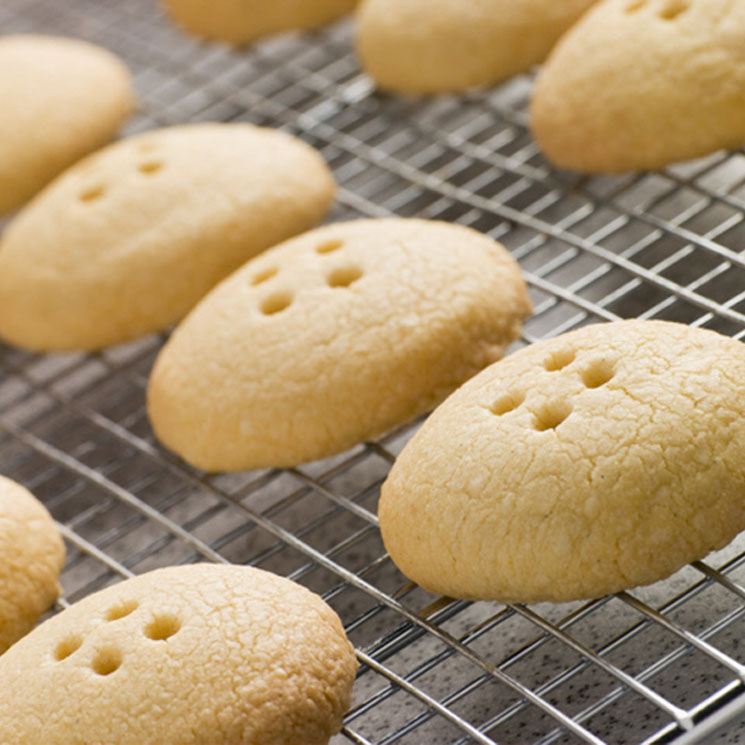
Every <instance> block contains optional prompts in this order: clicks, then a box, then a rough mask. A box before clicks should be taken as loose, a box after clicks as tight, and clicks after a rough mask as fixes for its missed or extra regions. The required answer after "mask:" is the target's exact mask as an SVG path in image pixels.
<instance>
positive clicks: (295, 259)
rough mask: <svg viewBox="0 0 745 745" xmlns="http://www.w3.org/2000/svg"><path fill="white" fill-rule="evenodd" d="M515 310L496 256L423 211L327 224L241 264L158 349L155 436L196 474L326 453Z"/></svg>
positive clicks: (518, 286) (489, 343) (519, 293)
mask: <svg viewBox="0 0 745 745" xmlns="http://www.w3.org/2000/svg"><path fill="white" fill-rule="evenodd" d="M529 312H530V302H529V301H528V299H527V296H526V291H525V284H524V282H523V279H522V276H521V274H520V271H519V268H518V266H517V264H516V263H515V261H514V260H513V259H512V258H511V257H510V256H509V254H508V253H507V252H506V251H505V250H504V249H503V248H502V247H501V246H499V245H498V244H497V243H495V242H494V241H493V240H492V239H490V238H487V237H486V236H483V235H481V234H480V233H477V232H475V231H474V230H471V229H469V228H464V227H460V226H456V225H448V224H446V223H439V222H427V221H424V220H403V219H387V220H359V221H355V222H349V223H341V224H336V225H329V226H327V227H323V228H319V229H317V230H315V231H312V232H310V233H306V234H305V235H302V236H300V237H298V238H295V239H293V240H291V241H287V242H286V243H284V244H282V245H280V246H277V247H275V248H274V249H272V250H271V251H268V252H266V253H265V254H263V255H262V256H260V257H258V258H256V259H254V260H253V261H250V262H249V263H247V264H246V265H245V266H243V267H242V268H241V269H240V270H239V271H238V272H236V273H235V274H233V275H232V276H231V277H229V278H228V279H227V280H226V281H225V282H224V283H223V284H222V285H220V286H219V287H218V288H216V289H215V290H214V292H212V293H211V294H210V295H209V296H208V297H207V298H205V300H204V301H203V302H202V303H201V304H200V305H199V306H198V307H197V308H196V309H195V310H194V312H193V313H192V314H191V315H189V317H188V318H187V319H186V320H185V321H184V322H183V323H182V324H181V326H179V328H178V329H177V330H176V332H175V333H174V335H173V336H172V337H171V340H170V341H169V342H168V344H167V345H166V346H165V347H164V349H163V350H162V351H161V353H160V356H159V357H158V360H157V361H156V364H155V368H154V370H153V373H152V376H151V379H150V386H149V391H148V410H149V414H150V419H151V421H152V424H153V427H154V429H155V432H156V434H157V436H158V437H159V438H160V439H161V441H162V442H163V443H164V444H165V445H167V446H168V447H169V448H171V449H172V450H175V451H176V452H177V453H178V454H179V455H181V456H182V457H183V458H185V459H186V460H187V461H189V462H190V463H192V464H194V465H196V466H198V467H200V468H204V469H208V470H243V469H249V468H259V467H263V466H289V465H295V464H297V463H300V462H303V461H308V460H313V459H316V458H322V457H325V456H327V455H331V454H333V453H337V452H341V451H342V450H345V449H346V448H348V447H351V446H352V445H354V444H356V443H358V442H361V441H362V440H365V439H368V438H372V437H376V436H377V435H379V434H381V433H382V432H384V431H386V430H387V429H389V428H391V427H393V426H395V425H397V424H400V423H402V422H405V421H407V420H409V419H411V418H413V417H415V416H416V415H417V414H420V413H422V412H424V411H427V410H429V409H431V408H432V407H433V406H435V405H436V404H437V403H438V402H439V401H441V400H442V399H443V398H445V396H446V395H447V394H448V393H450V392H451V391H452V390H453V389H454V388H456V387H457V386H458V385H459V384H460V383H462V382H463V381H464V380H466V379H467V378H469V377H470V376H471V375H473V374H474V373H476V372H477V371H478V370H480V369H481V368H483V367H484V366H486V365H487V364H489V363H490V362H492V361H494V360H495V359H497V358H498V357H500V356H501V355H502V353H503V352H504V349H505V348H506V347H507V345H508V344H509V343H510V342H511V341H512V340H513V339H515V337H516V336H518V334H519V333H520V327H521V320H522V318H523V317H525V316H526V315H527V314H528V313H529Z"/></svg>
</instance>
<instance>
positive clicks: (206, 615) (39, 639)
mask: <svg viewBox="0 0 745 745" xmlns="http://www.w3.org/2000/svg"><path fill="white" fill-rule="evenodd" d="M356 669H357V662H356V659H355V656H354V650H353V648H352V646H351V645H350V643H349V642H348V641H347V638H346V636H345V634H344V629H343V627H342V625H341V622H340V621H339V618H338V616H337V615H336V613H334V611H333V610H332V609H331V608H330V607H329V606H328V605H327V604H326V603H325V602H324V601H323V600H322V599H321V598H320V597H319V596H318V595H315V594H314V593H312V592H310V591H309V590H306V589H305V588H303V587H301V586H300V585H297V584H296V583H294V582H291V581H290V580H287V579H284V578H282V577H278V576H276V575H273V574H270V573H269V572H264V571H261V570H259V569H254V568H250V567H241V566H223V565H211V564H193V565H188V566H179V567H169V568H167V569H159V570H156V571H153V572H150V573H148V574H143V575H141V576H139V577H136V578H134V579H130V580H127V581H125V582H122V583H120V584H118V585H114V586H113V587H109V588H107V589H105V590H102V591H101V592H98V593H95V594H94V595H91V596H89V597H87V598H85V599H84V600H81V601H79V602H78V603H75V605H73V606H71V607H70V608H68V609H67V610H65V611H63V612H62V613H59V614H58V615H56V616H54V617H52V618H51V619H49V620H48V621H47V622H46V623H44V624H42V625H41V626H39V627H38V628H37V629H35V630H34V631H33V632H32V633H31V634H29V635H28V636H27V637H26V638H25V639H23V640H22V641H21V642H20V643H19V644H17V645H16V646H15V647H13V648H12V649H11V650H10V651H9V652H8V653H6V654H5V655H4V656H2V657H0V679H2V681H3V695H2V696H1V697H0V742H2V743H3V745H30V744H31V743H44V745H89V744H90V743H101V744H103V743H116V745H274V744H276V745H291V744H292V743H296V744H297V745H300V744H304V745H315V744H316V743H318V744H321V743H326V742H327V741H328V740H329V738H330V737H331V735H332V734H334V733H335V732H338V730H339V728H340V727H341V721H342V717H343V715H344V713H345V711H346V709H347V707H348V706H349V702H350V697H351V689H352V684H353V682H354V676H355V673H356Z"/></svg>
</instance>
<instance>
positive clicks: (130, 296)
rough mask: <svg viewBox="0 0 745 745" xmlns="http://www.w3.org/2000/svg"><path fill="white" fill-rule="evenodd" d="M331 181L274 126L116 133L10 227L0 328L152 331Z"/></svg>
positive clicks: (328, 189) (84, 342)
mask: <svg viewBox="0 0 745 745" xmlns="http://www.w3.org/2000/svg"><path fill="white" fill-rule="evenodd" d="M333 193H334V183H333V177H332V176H331V173H330V171H329V169H328V167H327V166H326V164H325V163H324V161H323V159H322V158H321V156H320V155H319V154H318V153H317V152H316V151H315V150H313V148H311V147H310V146H308V145H306V144H305V143H304V142H301V141H300V140H297V139H295V138H294V137H291V136H290V135H287V134H284V133H283V132H279V131H274V130H271V129H264V128H261V127H255V126H253V125H250V124H197V125H186V126H180V127H171V128H168V129H161V130H155V131H151V132H146V133H144V134H141V135H138V136H136V137H132V138H129V139H126V140H122V141H120V142H118V143H116V144H114V145H111V146H110V147H108V148H106V149H105V150H102V151H101V152H99V153H96V154H95V155H93V156H91V157H90V158H87V159H86V160H84V161H82V162H81V163H78V164H77V165H76V166H74V167H73V168H71V169H70V170H68V171H67V172H66V173H65V174H63V175H62V176H60V178H59V179H57V181H55V182H54V184H52V185H51V186H50V187H49V188H48V189H46V190H45V192H44V193H43V194H42V195H40V196H39V198H38V199H35V200H34V202H33V203H32V204H30V205H29V206H28V207H27V208H26V209H25V210H23V211H22V212H21V213H20V214H19V215H18V216H17V217H16V219H15V220H14V221H13V222H12V223H11V224H10V225H9V226H8V228H7V231H6V234H5V237H4V238H3V242H2V250H0V337H2V338H3V339H4V340H5V341H7V342H10V343H12V344H17V345H19V346H23V347H29V348H32V349H40V350H71V349H97V348H100V347H104V346H107V345H109V344H115V343H118V342H123V341H127V340H129V339H133V338H135V337H137V336H139V335H142V334H146V333H148V332H151V331H157V330H159V329H163V328H165V327H166V326H168V325H170V324H172V323H174V322H176V321H178V320H179V319H180V318H181V317H182V316H183V315H185V314H186V313H187V311H188V310H189V309H190V308H191V307H192V306H193V305H195V304H196V303H197V301H198V300H199V299H200V298H201V297H202V296H203V295H204V294H205V293H206V292H207V291H208V290H209V289H210V288H211V287H212V286H213V285H215V284H216V283H217V282H218V281H219V280H221V279H222V278H223V277H225V276H226V275H227V274H229V273H230V272H231V271H233V270H234V269H236V268H237V267H238V266H240V265H241V264H242V263H243V262H244V261H246V260H247V259H249V258H251V257H252V256H254V255H255V254H257V253H259V252H260V251H263V250H264V249H265V248H268V247H269V246H272V245H274V244H275V243H277V242H278V241H281V240H284V239H285V238H288V237H290V236H291V235H294V234H296V233H300V232H302V231H304V230H307V229H308V228H309V227H311V226H313V225H314V224H315V223H316V222H317V221H318V220H319V219H320V218H321V217H322V216H323V214H324V213H325V212H326V210H327V209H328V207H329V205H330V203H331V201H332V199H333Z"/></svg>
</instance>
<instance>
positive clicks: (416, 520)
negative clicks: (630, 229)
mask: <svg viewBox="0 0 745 745" xmlns="http://www.w3.org/2000/svg"><path fill="white" fill-rule="evenodd" d="M743 381H745V345H743V344H742V343H741V342H738V341H734V340H732V339H730V338H728V337H724V336H720V335H718V334H716V333H714V332H712V331H706V330H702V329H693V328H689V327H687V326H683V325H679V324H674V323H667V322H662V321H623V322H618V323H608V324H601V325H594V326H587V327H585V328H583V329H581V330H579V331H575V332H572V333H569V334H565V335H563V336H559V337H556V338H554V339H551V340H549V341H544V342H540V343H538V344H534V345H532V346H530V347H527V348H524V349H521V350H520V351H519V352H517V353H515V354H514V355H512V356H510V357H507V358H506V359H504V360H502V361H501V362H498V363H496V364H494V365H492V366H491V367H489V368H487V369H486V370H484V371H483V372H482V373H481V374H480V375H478V376H476V377H475V378H474V379H473V380H471V381H469V382H468V383H466V385H464V386H463V387H462V388H460V389H459V390H458V391H456V392H455V393H454V394H453V395H452V396H451V397H450V398H449V399H448V400H447V401H445V403H443V404H442V406H440V407H439V408H438V409H437V410H436V411H435V412H434V414H433V415H432V416H431V417H430V418H429V420H428V421H427V422H425V424H424V426H423V427H422V428H421V429H420V430H419V432H418V433H417V434H416V435H415V437H414V438H413V439H412V440H411V441H410V442H409V443H408V444H407V446H406V447H405V448H404V450H403V452H402V453H401V455H400V456H399V458H398V459H397V461H396V463H395V465H394V467H393V469H392V470H391V473H390V475H389V477H388V479H387V481H386V482H385V484H384V485H383V488H382V497H381V500H380V507H379V516H380V525H381V529H382V532H383V539H384V542H385V546H386V548H387V550H388V551H389V552H390V555H391V558H392V559H393V561H394V562H395V563H396V565H397V566H398V567H399V568H400V569H401V571H402V572H403V573H404V574H405V575H406V576H407V577H409V578H410V579H412V580H414V581H415V582H418V583H419V584H420V585H422V586H423V587H425V588H426V589H428V590H431V591H432V592H436V593H442V594H445V595H450V596H453V597H462V598H483V599H496V600H501V601H505V602H507V601H510V602H538V601H544V600H551V601H566V600H574V599H579V598H594V597H600V596H601V595H605V594H607V593H611V592H617V591H619V590H623V589H628V588H631V587H635V586H637V585H644V584H649V583H652V582H655V581H657V580H659V579H662V578H664V577H666V576H668V575H669V574H671V573H672V572H674V571H676V570H677V569H679V568H680V567H681V566H683V565H684V564H685V563H687V562H690V561H693V560H695V559H700V558H702V557H703V556H705V555H706V554H707V553H709V552H710V551H712V550H714V549H717V548H721V547H723V546H724V545H725V544H727V543H728V542H729V541H730V540H731V539H732V538H733V537H734V536H735V535H736V534H737V533H738V532H739V531H740V530H742V529H743V528H745V509H743V506H744V505H745V396H743Z"/></svg>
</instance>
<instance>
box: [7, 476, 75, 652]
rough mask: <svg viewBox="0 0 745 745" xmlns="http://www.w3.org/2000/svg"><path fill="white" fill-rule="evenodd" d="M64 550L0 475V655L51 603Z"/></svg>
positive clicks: (25, 495) (45, 517)
mask: <svg viewBox="0 0 745 745" xmlns="http://www.w3.org/2000/svg"><path fill="white" fill-rule="evenodd" d="M64 560H65V546H64V544H63V543H62V538H61V537H60V534H59V531H58V530H57V528H56V526H55V524H54V521H53V520H52V518H51V516H50V514H49V513H48V512H47V510H46V509H45V507H44V505H43V504H42V503H41V502H39V501H38V500H37V499H36V498H35V497H34V496H33V495H32V494H31V493H30V492H28V491H27V490H26V489H24V488H23V487H22V486H21V485H20V484H16V483H15V482H14V481H11V480H10V479H7V478H5V477H4V476H0V654H2V653H3V652H4V651H5V650H6V649H7V648H8V647H10V645H11V644H13V643H14V642H16V641H17V640H18V639H20V638H21V637H22V636H23V635H24V634H25V633H26V632H27V631H29V630H30V629H31V628H33V625H34V624H35V623H36V621H37V620H38V619H39V616H41V614H42V613H44V611H46V610H48V609H49V607H50V606H51V605H52V603H54V601H55V600H56V599H57V596H58V595H59V592H60V587H59V574H60V571H61V570H62V564H63V563H64Z"/></svg>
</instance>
